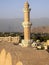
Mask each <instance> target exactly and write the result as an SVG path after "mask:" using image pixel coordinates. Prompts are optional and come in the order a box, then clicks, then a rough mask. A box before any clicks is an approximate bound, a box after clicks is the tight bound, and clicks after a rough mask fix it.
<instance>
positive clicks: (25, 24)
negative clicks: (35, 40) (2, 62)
mask: <svg viewBox="0 0 49 65" xmlns="http://www.w3.org/2000/svg"><path fill="white" fill-rule="evenodd" d="M23 11H24V22H23V23H22V25H23V28H24V40H22V46H24V47H27V46H29V45H30V43H31V40H30V32H31V25H32V23H31V22H30V11H31V9H30V8H29V3H28V2H25V3H24V9H23Z"/></svg>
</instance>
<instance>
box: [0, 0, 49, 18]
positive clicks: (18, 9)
mask: <svg viewBox="0 0 49 65" xmlns="http://www.w3.org/2000/svg"><path fill="white" fill-rule="evenodd" d="M25 1H26V0H0V18H23V6H24V2H25ZM28 2H29V4H30V7H31V9H32V10H31V18H42V17H47V18H49V0H28Z"/></svg>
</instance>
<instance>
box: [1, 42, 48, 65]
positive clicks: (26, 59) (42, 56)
mask: <svg viewBox="0 0 49 65" xmlns="http://www.w3.org/2000/svg"><path fill="white" fill-rule="evenodd" d="M3 48H4V49H5V50H6V53H8V52H9V53H10V54H11V57H12V65H16V64H17V62H18V61H21V62H22V63H23V65H49V53H48V52H47V51H45V50H36V49H33V48H32V47H27V48H22V47H21V46H19V45H14V44H12V43H6V42H4V43H3V42H2V43H1V42H0V52H1V50H2V49H3ZM0 65H1V64H0Z"/></svg>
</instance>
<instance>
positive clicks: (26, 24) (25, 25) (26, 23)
mask: <svg viewBox="0 0 49 65" xmlns="http://www.w3.org/2000/svg"><path fill="white" fill-rule="evenodd" d="M22 25H23V27H31V25H32V23H31V22H23V23H22Z"/></svg>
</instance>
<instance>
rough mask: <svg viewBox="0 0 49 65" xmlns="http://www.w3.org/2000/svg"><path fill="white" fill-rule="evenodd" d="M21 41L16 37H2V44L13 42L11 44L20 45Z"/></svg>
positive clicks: (0, 38)
mask: <svg viewBox="0 0 49 65" xmlns="http://www.w3.org/2000/svg"><path fill="white" fill-rule="evenodd" d="M19 41H20V37H19V36H16V37H11V36H9V37H0V42H11V43H19Z"/></svg>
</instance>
